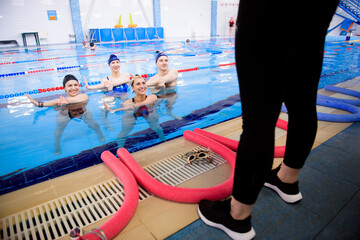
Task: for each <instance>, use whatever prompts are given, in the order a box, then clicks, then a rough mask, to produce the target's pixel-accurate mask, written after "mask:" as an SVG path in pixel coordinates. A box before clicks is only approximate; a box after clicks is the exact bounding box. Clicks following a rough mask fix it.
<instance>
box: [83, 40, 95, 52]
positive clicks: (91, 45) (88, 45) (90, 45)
mask: <svg viewBox="0 0 360 240" xmlns="http://www.w3.org/2000/svg"><path fill="white" fill-rule="evenodd" d="M83 48H89V49H90V50H95V49H96V45H95V43H94V42H93V41H91V42H90V43H86V42H85V41H83Z"/></svg>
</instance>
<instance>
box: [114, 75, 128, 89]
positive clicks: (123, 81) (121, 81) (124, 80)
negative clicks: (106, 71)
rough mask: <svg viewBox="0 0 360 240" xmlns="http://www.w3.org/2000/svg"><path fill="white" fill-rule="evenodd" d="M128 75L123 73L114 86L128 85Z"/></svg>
mask: <svg viewBox="0 0 360 240" xmlns="http://www.w3.org/2000/svg"><path fill="white" fill-rule="evenodd" d="M130 76H131V75H130V73H123V74H122V76H121V78H120V79H119V80H118V81H115V82H114V86H120V85H123V84H124V83H129V82H130Z"/></svg>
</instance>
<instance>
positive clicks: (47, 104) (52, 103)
mask: <svg viewBox="0 0 360 240" xmlns="http://www.w3.org/2000/svg"><path fill="white" fill-rule="evenodd" d="M25 96H27V97H28V98H29V100H30V102H31V103H32V104H34V106H36V107H53V106H58V105H59V103H60V98H58V99H54V100H50V101H47V102H38V101H36V100H35V99H33V98H32V97H30V96H29V94H25Z"/></svg>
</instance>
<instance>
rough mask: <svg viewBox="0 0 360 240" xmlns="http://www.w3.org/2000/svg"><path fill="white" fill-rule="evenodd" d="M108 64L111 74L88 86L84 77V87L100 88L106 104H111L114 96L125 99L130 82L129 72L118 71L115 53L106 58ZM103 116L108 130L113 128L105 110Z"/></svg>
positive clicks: (118, 66) (113, 101)
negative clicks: (98, 82)
mask: <svg viewBox="0 0 360 240" xmlns="http://www.w3.org/2000/svg"><path fill="white" fill-rule="evenodd" d="M108 65H109V67H110V70H111V75H110V76H107V77H104V78H103V79H102V80H101V82H100V84H97V85H92V86H90V85H89V84H88V82H87V80H86V78H85V76H83V77H84V82H85V87H86V88H87V89H89V90H95V89H101V90H103V91H104V92H105V93H104V95H103V96H102V99H103V101H106V102H107V103H108V104H111V105H113V104H114V103H115V100H116V98H120V99H121V100H125V99H127V98H128V95H127V89H128V85H129V83H130V74H129V73H120V60H119V58H118V57H117V56H116V55H115V54H111V55H110V57H109V59H108ZM102 114H103V118H104V122H105V126H106V128H107V129H108V130H113V129H112V127H111V125H110V124H109V123H108V121H107V120H106V119H107V114H108V112H107V111H103V113H102Z"/></svg>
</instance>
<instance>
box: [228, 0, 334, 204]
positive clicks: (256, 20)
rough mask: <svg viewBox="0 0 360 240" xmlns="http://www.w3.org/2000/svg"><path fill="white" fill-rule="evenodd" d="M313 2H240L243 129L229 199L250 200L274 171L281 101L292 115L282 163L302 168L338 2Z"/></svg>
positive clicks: (310, 140)
mask: <svg viewBox="0 0 360 240" xmlns="http://www.w3.org/2000/svg"><path fill="white" fill-rule="evenodd" d="M316 2H317V3H316V4H314V3H313V2H311V3H307V1H302V0H299V1H296V3H294V2H293V1H281V0H280V1H268V0H241V1H240V7H239V12H238V20H237V31H236V40H235V55H236V68H237V73H238V79H239V86H240V95H241V103H242V118H243V133H242V135H241V139H240V142H239V147H238V151H237V158H236V167H235V178H234V187H233V196H234V198H235V199H236V200H238V201H240V202H242V203H244V204H254V203H255V201H256V198H257V196H258V194H259V192H260V190H261V188H262V186H263V184H264V181H265V175H266V173H268V172H269V171H270V170H271V167H272V164H273V156H274V138H275V133H274V132H275V125H276V121H277V119H278V116H279V113H280V109H281V105H282V103H285V105H286V107H287V109H288V116H289V123H288V132H287V141H286V150H285V157H284V164H285V165H286V166H288V167H291V168H296V169H300V168H302V166H303V165H304V163H305V160H306V158H307V156H308V155H309V153H310V150H311V148H312V145H313V142H314V139H315V136H316V131H317V113H316V95H317V88H318V83H319V78H320V74H321V68H322V59H323V52H324V40H325V36H326V33H327V28H328V25H329V23H330V21H331V18H332V16H333V14H334V12H335V9H336V7H337V5H338V0H317V1H316ZM290 5H291V6H290ZM285 8H286V9H285Z"/></svg>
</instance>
